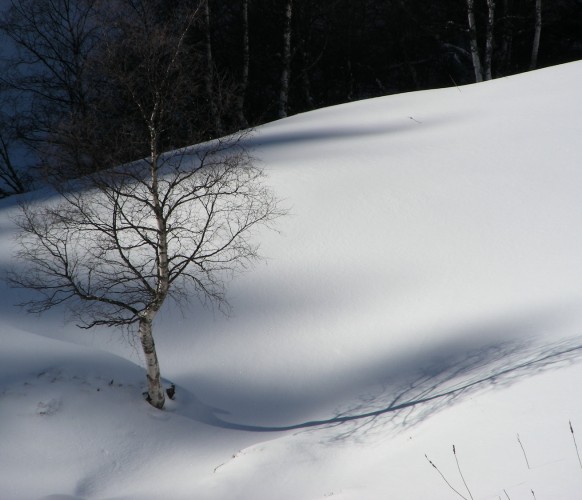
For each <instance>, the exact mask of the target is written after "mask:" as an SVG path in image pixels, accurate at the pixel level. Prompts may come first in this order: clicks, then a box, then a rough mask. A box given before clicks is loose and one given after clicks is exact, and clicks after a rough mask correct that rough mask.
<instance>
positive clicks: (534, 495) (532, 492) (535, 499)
mask: <svg viewBox="0 0 582 500" xmlns="http://www.w3.org/2000/svg"><path fill="white" fill-rule="evenodd" d="M531 494H532V495H533V497H534V500H538V499H537V498H536V494H535V493H534V490H531Z"/></svg>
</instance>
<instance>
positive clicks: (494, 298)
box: [0, 63, 582, 500]
mask: <svg viewBox="0 0 582 500" xmlns="http://www.w3.org/2000/svg"><path fill="white" fill-rule="evenodd" d="M581 85H582V63H573V64H568V65H563V66H558V67H554V68H549V69H544V70H540V71H536V72H531V73H528V74H523V75H518V76H514V77H511V78H504V79H499V80H495V81H491V82H485V83H481V84H478V85H470V86H465V87H460V88H449V89H442V90H432V91H426V92H416V93H410V94H402V95H396V96H389V97H385V98H380V99H373V100H369V101H362V102H357V103H351V104H348V105H342V106H337V107H332V108H327V109H324V110H319V111H315V112H312V113H306V114H302V115H297V116H294V117H291V118H288V119H285V120H281V121H278V122H275V123H272V124H269V125H266V126H263V127H261V128H260V129H259V130H258V131H257V133H256V134H255V136H254V137H253V138H252V139H251V140H250V147H251V148H252V152H253V154H254V155H255V157H257V158H258V159H259V160H260V162H261V164H262V166H263V167H264V168H265V170H267V171H268V174H269V182H270V183H271V184H272V185H273V187H274V188H275V189H276V191H277V193H278V194H279V196H280V197H281V198H282V199H283V200H284V204H285V205H286V206H287V207H288V208H289V211H290V214H289V215H288V216H287V217H285V218H283V219H281V220H280V221H279V223H278V229H279V232H278V233H274V232H265V233H264V234H262V235H261V242H262V246H261V249H262V253H263V254H264V255H265V257H266V260H265V262H263V263H261V264H259V265H258V266H256V268H255V269H253V270H252V271H251V272H249V273H247V274H245V275H243V276H240V277H238V278H237V279H236V280H235V281H233V282H232V284H231V286H230V293H229V300H230V302H231V304H232V306H233V313H232V315H231V317H230V318H225V317H223V316H221V315H220V314H219V313H217V312H216V311H211V310H207V309H204V308H203V307H201V306H199V305H198V304H197V303H196V302H193V303H192V304H191V305H190V306H189V307H188V309H187V310H185V311H184V312H183V313H180V312H179V311H176V310H175V309H174V308H172V307H168V308H167V309H166V310H165V311H164V313H163V314H162V317H161V318H160V321H159V322H158V323H157V325H156V328H157V331H158V337H157V345H158V349H159V356H160V362H161V367H162V371H163V373H164V376H165V377H166V378H167V379H168V380H171V381H172V382H174V383H176V385H177V386H178V392H177V395H178V397H177V399H176V401H174V402H170V404H169V405H168V409H167V410H166V411H164V412H159V411H156V410H154V409H152V408H150V407H149V406H148V405H147V404H146V403H145V402H143V400H142V399H141V391H142V390H143V386H144V384H143V378H144V374H143V371H142V370H141V368H140V367H139V365H140V363H141V362H140V358H139V355H138V354H137V352H136V351H135V350H134V349H133V348H132V347H131V345H130V344H128V343H127V342H123V341H120V340H117V337H116V334H115V333H113V334H112V333H111V332H107V331H97V332H93V333H86V332H80V331H78V330H77V329H76V328H75V327H74V325H63V323H62V317H61V315H60V313H59V312H58V311H54V312H51V313H50V314H48V315H46V316H43V317H42V318H40V319H39V318H35V317H25V316H23V313H22V312H21V311H19V310H18V309H16V308H14V307H13V305H12V304H13V303H15V302H17V301H18V299H19V293H21V292H15V291H14V290H10V289H7V288H6V287H5V285H2V296H3V298H4V300H3V301H2V304H1V305H0V315H1V317H2V320H1V324H2V326H1V327H0V342H1V344H0V345H1V346H2V347H1V349H0V443H1V444H0V498H6V499H14V500H19V499H23V500H24V499H39V498H52V499H64V498H69V499H70V498H76V499H79V498H83V499H84V498H91V499H93V498H94V499H167V498H172V499H193V498H194V499H210V500H212V499H226V498H228V499H231V498H233V499H258V500H261V499H265V500H267V499H272V498H277V499H289V500H295V499H298V500H303V499H305V500H307V499H318V498H326V497H331V496H333V498H341V499H351V500H360V499H379V498H398V499H412V500H416V499H419V500H421V499H437V500H439V499H443V500H445V499H449V498H460V495H462V496H464V497H466V498H470V496H472V497H473V498H475V499H498V498H507V497H510V498H511V499H512V500H514V499H519V498H523V499H525V498H534V496H535V498H537V499H539V500H542V499H549V498H551V499H552V500H558V499H563V500H570V499H572V500H574V499H577V498H580V497H581V494H580V492H581V491H582V464H579V461H578V457H577V454H576V448H575V443H574V439H573V438H574V437H576V435H575V434H574V435H573V434H572V433H571V431H570V427H569V421H571V423H572V425H573V429H574V431H578V433H579V434H578V437H579V440H580V444H581V445H582V402H581V401H580V398H579V397H577V396H578V395H577V391H576V387H577V385H578V384H577V382H578V381H579V380H581V379H582V364H581V363H579V361H580V358H581V355H582V335H581V334H582V310H581V308H580V303H581V302H582V258H581V257H580V256H581V255H582V231H580V230H579V228H582V201H581V193H582V146H581V145H580V131H581V130H582V94H581V93H580V88H582V87H581ZM14 211H15V203H14V200H5V201H4V202H2V204H1V205H0V245H1V246H2V253H1V255H2V259H1V261H0V265H1V266H3V267H8V266H9V265H10V253H11V240H10V238H11V236H12V234H13V232H14V228H13V225H12V223H11V221H10V217H11V215H13V214H14ZM23 272H25V271H23ZM106 351H108V352H106ZM518 436H519V441H518ZM453 445H455V451H456V455H455V454H453V449H452V446H453ZM425 455H427V456H428V458H429V459H430V460H432V462H433V463H434V464H435V465H436V467H438V471H437V470H436V469H435V468H434V467H433V466H431V464H430V463H429V462H428V460H427V458H426V456H425ZM456 459H458V465H457V461H456ZM459 469H460V470H459ZM439 471H440V473H442V474H443V475H444V478H443V477H442V476H441V475H439ZM460 471H461V472H462V474H463V476H461V474H460ZM445 478H446V480H448V481H449V482H450V484H451V486H452V487H453V488H455V489H456V490H457V491H458V492H459V493H460V495H459V494H457V493H455V491H453V489H451V487H449V486H448V485H447V483H446V482H445V480H444V479H445ZM463 479H464V480H465V481H466V485H467V486H465V484H464V483H463ZM467 487H468V489H469V490H468V489H467ZM469 491H470V493H469ZM532 491H533V493H532Z"/></svg>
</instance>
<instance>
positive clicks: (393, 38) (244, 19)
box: [0, 0, 582, 195]
mask: <svg viewBox="0 0 582 500" xmlns="http://www.w3.org/2000/svg"><path fill="white" fill-rule="evenodd" d="M138 11H139V12H141V14H139V15H137V14H135V15H134V14H132V15H128V14H127V13H128V12H134V13H135V12H138ZM140 16H141V17H140ZM185 23H187V26H186V25H185ZM185 28H186V29H185ZM0 29H1V32H2V34H3V37H4V41H5V43H4V45H5V46H6V47H10V49H9V50H5V51H4V54H3V61H2V73H1V75H2V76H1V79H0V99H1V104H2V112H1V115H0V183H1V186H0V195H8V194H10V193H14V192H22V191H25V190H26V189H28V187H29V186H30V185H31V182H32V181H33V180H34V179H47V178H48V179H52V180H54V179H55V178H56V179H58V178H70V177H75V176H80V175H84V174H85V173H87V172H92V171H95V170H99V169H101V168H105V167H107V166H111V165H113V164H114V162H117V161H131V160H132V159H135V158H138V157H141V156H144V155H146V154H147V153H148V151H149V146H148V145H147V144H145V143H143V142H142V141H140V140H138V139H137V136H140V135H141V134H140V133H139V128H140V127H144V126H147V125H145V123H144V122H143V120H142V119H143V116H141V115H142V114H143V110H140V107H139V106H137V102H136V101H137V100H139V99H140V98H143V96H144V95H146V94H148V93H152V92H154V93H155V92H156V91H157V90H156V88H155V85H153V86H152V85H151V84H152V82H148V81H141V82H140V85H141V87H139V86H135V87H132V90H131V92H134V94H133V95H132V94H131V92H129V91H128V86H127V81H128V80H129V79H131V78H133V77H134V76H135V75H137V74H138V73H139V71H138V70H139V68H142V67H143V66H145V65H155V64H159V59H160V58H163V57H167V54H164V47H165V46H167V45H168V44H170V45H172V44H173V43H174V42H175V38H176V37H177V36H183V45H182V54H181V57H180V65H179V66H177V67H175V69H173V74H172V75H168V79H167V84H168V85H171V86H173V87H174V91H175V93H176V99H175V102H174V105H173V106H174V107H173V108H172V109H166V110H163V111H162V112H163V113H166V114H167V115H168V117H170V119H168V121H167V126H166V127H165V128H164V130H163V131H162V135H161V137H160V138H159V140H160V147H161V148H162V149H163V150H168V149H171V148H176V147H182V146H186V145H189V144H194V143H198V142H201V141H205V140H208V139H210V138H216V137H221V136H224V135H225V134H228V133H231V132H233V131H237V130H240V129H244V128H247V127H249V126H255V125H258V124H261V123H264V122H266V121H270V120H273V119H277V118H282V117H285V116H287V115H290V114H295V113H299V112H303V111H307V110H311V109H316V108H320V107H324V106H329V105H333V104H338V103H343V102H348V101H353V100H359V99H364V98H370V97H375V96H379V95H386V94H392V93H398V92H405V91H413V90H421V89H428V88H435V87H443V86H451V85H461V84H466V83H471V82H474V81H482V80H487V79H490V78H496V77H500V76H507V75H511V74H514V73H519V72H522V71H527V70H531V69H534V68H537V67H541V66H548V65H552V64H557V63H562V62H567V61H572V60H576V59H580V57H581V56H582V4H581V3H580V2H579V1H578V0H554V1H552V2H547V1H542V0H497V1H494V0H443V1H441V2H428V1H426V0H357V1H356V0H325V1H323V0H235V1H229V2H223V1H219V0H174V1H172V2H167V1H164V0H75V1H73V0H12V1H11V3H10V6H9V8H8V9H7V10H6V11H5V12H4V13H3V15H2V21H1V23H0ZM148 37H153V39H151V41H152V43H144V39H146V38H148ZM146 48H147V50H146ZM152 69H155V68H152ZM113 152H114V154H112V153H113Z"/></svg>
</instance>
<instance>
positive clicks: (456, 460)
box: [453, 445, 473, 500]
mask: <svg viewBox="0 0 582 500" xmlns="http://www.w3.org/2000/svg"><path fill="white" fill-rule="evenodd" d="M453 455H455V462H457V469H459V475H460V476H461V479H462V480H463V484H464V485H465V488H467V491H468V492H469V496H470V497H471V500H473V495H472V494H471V490H470V489H469V486H467V481H465V476H463V473H462V472H461V466H460V465H459V458H458V457H457V450H455V445H453Z"/></svg>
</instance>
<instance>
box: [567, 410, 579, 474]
mask: <svg viewBox="0 0 582 500" xmlns="http://www.w3.org/2000/svg"><path fill="white" fill-rule="evenodd" d="M568 423H569V424H570V432H571V433H572V439H573V440H574V447H575V448H576V455H577V456H578V463H579V464H580V468H581V469H582V460H580V451H579V450H578V443H576V435H575V434H574V427H572V421H571V420H569V421H568Z"/></svg>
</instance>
